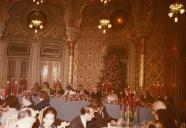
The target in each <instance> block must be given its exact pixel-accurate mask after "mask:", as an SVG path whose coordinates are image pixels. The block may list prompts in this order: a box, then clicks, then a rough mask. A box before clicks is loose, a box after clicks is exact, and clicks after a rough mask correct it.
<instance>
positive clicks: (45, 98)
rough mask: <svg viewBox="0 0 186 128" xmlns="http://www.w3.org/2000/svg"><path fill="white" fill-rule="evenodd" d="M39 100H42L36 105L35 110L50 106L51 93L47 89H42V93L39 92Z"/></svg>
mask: <svg viewBox="0 0 186 128" xmlns="http://www.w3.org/2000/svg"><path fill="white" fill-rule="evenodd" d="M39 101H40V102H39V103H38V104H37V105H35V107H34V109H35V110H39V111H41V110H42V109H44V108H45V107H48V106H50V104H49V102H50V99H49V95H48V93H47V92H45V91H41V92H40V94H39Z"/></svg>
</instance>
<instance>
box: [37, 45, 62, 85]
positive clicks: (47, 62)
mask: <svg viewBox="0 0 186 128" xmlns="http://www.w3.org/2000/svg"><path fill="white" fill-rule="evenodd" d="M40 57H41V58H40V62H41V63H40V64H41V65H40V82H41V83H43V82H48V83H49V85H50V87H53V85H54V83H55V82H56V81H62V78H63V77H62V74H63V69H62V47H61V46H60V45H55V44H44V45H42V46H41V50H40Z"/></svg>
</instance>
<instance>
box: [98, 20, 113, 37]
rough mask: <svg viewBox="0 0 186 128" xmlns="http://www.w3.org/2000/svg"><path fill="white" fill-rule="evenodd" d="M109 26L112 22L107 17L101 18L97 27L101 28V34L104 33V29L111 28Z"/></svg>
mask: <svg viewBox="0 0 186 128" xmlns="http://www.w3.org/2000/svg"><path fill="white" fill-rule="evenodd" d="M111 27H112V24H111V23H110V20H109V19H101V20H100V21H99V25H98V28H99V29H103V34H105V33H106V29H108V28H111Z"/></svg>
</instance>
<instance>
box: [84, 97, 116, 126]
mask: <svg viewBox="0 0 186 128" xmlns="http://www.w3.org/2000/svg"><path fill="white" fill-rule="evenodd" d="M92 106H93V107H94V110H95V111H94V112H95V113H94V115H95V117H94V118H93V119H92V120H91V121H90V122H88V126H87V128H100V127H106V126H107V124H108V122H111V121H112V122H113V120H114V119H113V118H111V117H110V116H109V115H108V113H107V111H106V108H105V106H104V105H103V104H102V101H101V99H94V100H93V102H92Z"/></svg>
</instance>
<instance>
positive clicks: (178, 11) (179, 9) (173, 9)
mask: <svg viewBox="0 0 186 128" xmlns="http://www.w3.org/2000/svg"><path fill="white" fill-rule="evenodd" d="M169 8H170V10H169V13H168V16H169V17H170V18H172V17H174V22H178V16H179V15H182V14H183V13H184V12H185V9H184V8H183V4H181V3H174V4H171V5H170V6H169Z"/></svg>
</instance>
